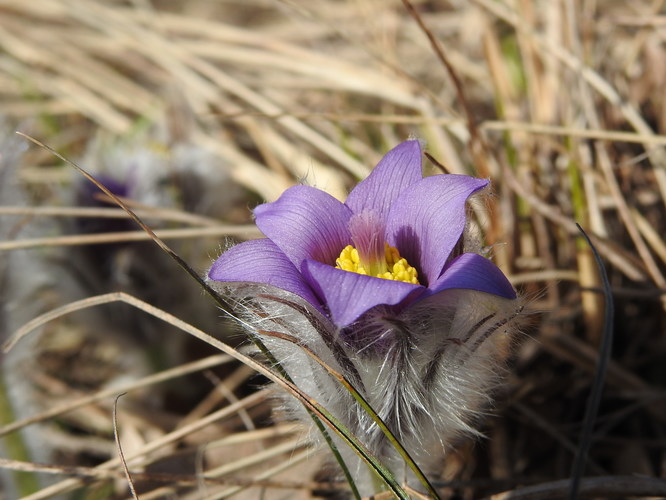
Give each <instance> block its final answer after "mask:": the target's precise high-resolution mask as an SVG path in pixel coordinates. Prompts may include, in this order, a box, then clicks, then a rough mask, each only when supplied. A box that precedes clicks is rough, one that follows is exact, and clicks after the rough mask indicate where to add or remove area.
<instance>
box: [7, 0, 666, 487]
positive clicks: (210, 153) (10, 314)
mask: <svg viewBox="0 0 666 500" xmlns="http://www.w3.org/2000/svg"><path fill="white" fill-rule="evenodd" d="M412 5H413V8H414V9H415V11H416V12H417V13H418V17H419V19H420V20H421V21H422V22H423V23H424V25H425V28H424V27H423V26H420V25H419V23H418V22H417V20H416V19H415V17H414V16H412V15H411V14H410V12H409V9H408V8H407V7H406V5H405V4H404V3H403V2H401V1H397V0H390V1H389V0H354V1H350V0H347V1H345V0H335V1H333V0H326V1H325V0H308V1H302V0H245V1H233V0H228V1H227V0H170V1H158V0H134V1H129V0H128V1H112V0H104V1H93V0H76V1H75V0H35V1H32V2H22V1H19V0H0V301H1V303H2V309H1V311H0V335H1V338H2V340H3V341H7V340H8V339H9V338H10V337H11V336H12V335H13V334H14V333H15V332H17V331H19V330H20V329H21V328H22V327H23V326H24V325H26V324H27V323H28V322H29V321H30V320H32V319H34V318H36V317H38V316H39V315H41V314H43V313H46V312H48V311H51V310H54V309H57V308H61V307H67V306H68V305H72V307H71V308H72V309H73V310H75V311H74V312H71V313H68V314H65V315H59V316H57V317H54V318H51V319H49V320H48V321H43V322H41V323H40V324H36V325H35V327H34V328H32V329H31V331H30V333H29V334H27V335H26V336H25V338H23V339H22V340H21V341H20V342H18V343H17V344H16V346H15V347H14V348H13V349H12V350H11V351H10V352H9V353H5V354H0V360H1V361H0V362H1V366H2V372H1V378H0V425H1V427H0V436H1V437H0V440H1V444H0V457H2V459H1V461H0V481H1V482H0V498H3V499H14V498H29V499H38V498H76V499H116V498H129V497H130V494H129V490H128V486H127V480H126V479H125V477H124V474H123V471H122V468H121V466H120V465H119V461H118V460H117V456H118V452H117V448H116V443H115V439H114V422H113V418H112V415H113V410H114V399H115V396H117V395H118V394H120V393H122V392H127V395H125V396H123V398H121V399H120V400H119V402H118V404H117V421H118V423H119V425H118V438H119V440H120V442H121V443H122V445H123V450H124V452H125V455H126V456H127V457H130V456H136V457H137V458H134V459H132V460H131V461H130V468H131V470H132V472H133V478H134V483H135V486H136V488H137V490H138V493H139V495H140V498H142V499H148V498H185V499H188V498H191V499H202V498H206V499H209V498H216V499H217V498H227V497H234V498H269V499H274V498H311V497H313V496H316V495H319V496H328V497H330V498H333V497H335V495H340V494H341V493H340V492H339V491H338V492H336V491H337V490H341V491H342V492H344V490H345V485H344V484H341V483H335V482H333V481H332V478H333V476H332V475H331V474H330V473H329V472H328V471H327V468H326V466H325V465H323V464H324V463H325V462H326V460H327V454H328V453H329V452H327V451H317V450H312V449H310V448H309V447H308V444H307V442H305V440H304V439H303V434H302V433H301V432H300V431H299V429H298V428H297V427H295V426H294V425H293V424H291V423H289V422H286V421H284V420H280V419H279V418H275V411H274V410H272V409H271V407H272V405H271V400H272V398H273V394H272V393H271V391H270V390H266V389H265V382H266V381H265V380H264V379H263V378H261V377H258V376H257V375H256V374H255V373H254V372H253V371H252V370H250V369H249V368H247V367H245V366H244V365H241V364H238V363H236V362H231V360H230V359H229V357H228V356H225V355H221V354H220V353H219V352H218V351H216V350H215V349H213V348H212V347H211V346H209V345H207V344H205V343H204V342H201V341H199V340H195V339H193V338H192V337H191V336H189V335H188V334H186V333H185V332H183V331H182V330H181V329H179V328H177V327H176V326H174V325H173V324H169V322H165V321H164V320H163V319H158V318H156V317H155V316H153V315H151V314H149V313H148V312H146V311H143V310H139V309H138V308H136V307H134V306H132V305H129V304H127V303H122V302H118V301H116V300H113V298H109V299H108V300H100V302H108V303H103V304H98V305H94V307H93V306H91V307H88V303H86V302H83V303H82V302H80V301H82V300H85V299H89V298H91V297H98V296H100V295H103V294H108V293H110V292H125V293H127V294H129V295H131V296H132V297H135V298H137V299H140V300H143V301H145V302H146V303H148V304H151V305H153V306H155V307H157V308H159V309H160V310H163V311H165V312H166V313H169V314H172V315H174V316H176V317H178V318H180V319H182V320H184V321H186V322H187V323H189V324H191V325H193V326H195V327H197V328H201V329H203V330H204V331H206V332H208V333H209V334H211V335H213V336H215V337H217V338H219V339H222V340H224V341H225V342H227V343H228V344H230V345H232V346H235V347H237V348H238V349H240V350H243V349H245V347H244V344H245V339H244V337H243V334H242V332H241V330H240V329H239V328H237V327H236V326H235V325H234V324H233V323H232V322H231V321H229V320H227V319H226V318H225V314H224V312H223V311H220V310H219V309H217V308H216V306H215V304H214V303H213V302H212V301H211V300H210V299H208V298H207V297H206V296H205V295H204V293H203V292H202V291H201V289H200V288H199V287H198V286H197V284H196V283H194V282H193V281H192V280H191V278H190V277H188V276H187V275H186V274H185V272H183V271H182V270H181V269H179V268H178V266H177V265H176V264H175V263H174V262H173V261H172V260H171V259H170V258H169V257H168V256H167V255H165V254H164V253H163V252H162V251H161V250H160V249H159V248H158V247H157V246H156V245H155V244H154V243H152V242H150V241H148V238H147V237H146V236H145V234H143V232H142V231H140V229H139V228H138V227H137V226H136V225H135V224H134V223H132V222H131V221H129V220H128V219H127V218H126V216H125V215H124V213H123V212H122V211H121V210H119V209H117V208H116V207H115V205H114V204H113V203H111V202H110V200H109V199H108V198H107V197H106V196H105V195H103V193H101V191H99V190H98V189H97V188H95V187H94V186H93V185H92V184H91V183H90V182H89V181H87V180H86V179H84V178H83V176H82V175H81V174H79V173H77V172H76V171H75V170H74V169H73V168H72V167H71V166H69V165H67V164H66V163H65V162H63V161H61V160H60V159H59V158H58V157H56V156H55V155H54V154H53V153H52V152H50V151H48V150H47V149H44V148H42V147H39V146H37V145H35V144H33V143H31V142H30V141H28V140H27V139H26V138H24V137H22V136H18V135H16V134H15V131H21V132H23V133H24V134H28V135H30V136H32V137H34V138H36V139H38V140H39V141H42V142H43V143H45V144H47V145H48V146H49V147H51V148H53V149H54V150H56V151H57V152H58V153H60V154H61V155H63V156H65V157H66V158H67V159H69V160H71V161H74V162H76V163H77V164H78V165H80V166H81V167H82V168H84V169H85V170H87V171H88V172H90V173H92V174H93V175H94V176H96V177H97V178H98V179H99V180H100V181H101V182H102V183H104V184H105V185H106V186H107V187H108V188H109V189H110V190H111V191H112V192H113V193H114V194H116V195H118V196H121V197H122V198H123V199H124V200H126V202H127V204H128V205H129V206H131V207H132V208H133V209H135V210H136V211H137V213H138V214H139V215H140V216H141V217H142V218H143V220H144V221H145V222H146V223H148V224H149V225H150V226H151V227H152V228H153V229H155V230H159V231H158V233H159V234H160V235H161V236H162V237H163V238H164V239H165V240H166V241H167V243H168V244H169V245H170V246H172V248H173V249H174V250H175V251H176V252H178V254H179V255H181V256H182V257H183V258H184V259H185V261H186V262H187V263H188V264H189V265H190V266H191V267H192V268H193V269H195V270H196V271H197V272H198V273H199V274H202V275H203V273H205V271H206V269H207V268H208V267H209V266H210V265H211V263H212V262H213V260H214V259H215V258H216V257H217V256H218V255H219V253H220V252H221V251H222V250H223V249H224V248H227V247H228V246H229V245H230V244H232V243H233V242H235V241H241V240H243V239H247V238H256V237H259V236H260V234H259V233H258V232H257V230H256V229H255V228H254V226H253V225H252V220H251V212H250V209H251V208H253V207H254V206H256V205H257V204H259V203H262V202H264V201H272V200H275V199H276V198H277V197H278V196H279V195H280V193H281V192H282V191H283V190H284V189H286V188H287V187H289V186H291V185H293V184H296V183H303V182H304V183H308V184H310V185H314V186H316V187H318V188H320V189H324V190H326V191H328V192H329V193H331V194H332V195H334V196H336V197H338V198H340V199H344V198H345V196H346V194H347V193H348V191H349V190H350V189H351V187H353V185H354V184H355V183H356V182H358V181H359V180H361V179H363V178H364V177H365V176H366V175H367V174H368V172H369V171H370V169H371V168H372V167H373V166H374V165H375V164H376V162H377V161H378V160H379V159H380V158H381V156H382V155H383V154H384V153H385V152H386V151H388V150H389V149H390V148H392V147H393V146H395V145H397V144H398V143H399V142H401V141H403V140H405V139H407V138H409V137H417V138H419V139H423V140H424V141H425V144H426V150H427V152H428V153H429V154H430V155H432V157H434V158H435V159H436V160H437V161H438V162H439V163H441V164H442V165H443V166H444V168H445V169H446V170H447V171H448V172H450V173H459V174H468V175H475V176H480V177H484V178H489V179H491V181H492V189H493V195H492V196H491V197H490V198H489V200H488V202H487V203H486V205H485V206H482V207H476V212H475V217H476V218H477V220H478V221H479V223H480V224H481V227H482V228H483V231H484V236H485V243H486V245H488V250H489V252H490V253H491V254H492V256H493V259H494V261H495V262H496V263H497V264H498V265H499V266H500V267H501V268H502V270H503V271H504V272H505V273H506V274H507V275H508V276H509V277H510V279H511V281H512V283H513V284H514V285H515V286H516V288H517V289H518V290H519V291H520V293H521V294H522V295H523V296H524V297H525V299H526V308H525V321H524V323H523V324H524V326H523V330H522V332H521V334H520V335H519V336H518V338H516V339H515V346H514V349H513V352H512V354H511V356H510V358H509V359H508V364H507V366H508V370H507V381H506V384H505V385H504V386H503V387H501V388H500V389H499V390H498V391H497V394H496V404H495V406H494V407H492V408H489V409H488V415H487V417H486V418H485V420H484V422H483V426H482V428H481V431H482V432H483V434H484V435H485V436H486V437H485V438H483V439H470V440H461V441H460V443H458V446H457V447H456V448H455V449H452V450H451V453H450V454H449V456H448V457H447V459H446V462H445V463H443V464H442V473H441V477H440V478H439V479H440V481H439V482H438V483H436V484H438V486H439V488H440V490H441V492H442V497H443V498H463V499H472V498H485V497H490V496H492V495H496V496H495V497H494V498H509V497H510V498H524V497H519V496H518V495H519V493H520V491H523V490H521V488H524V487H527V486H535V487H536V488H539V487H541V488H542V491H541V492H540V493H539V494H542V495H546V494H547V493H548V492H550V493H552V491H553V489H552V486H550V485H549V484H550V482H551V481H555V480H558V479H565V478H567V477H569V474H570V471H571V467H572V463H573V460H574V456H575V453H576V450H577V449H578V445H579V442H580V432H581V425H582V421H583V417H584V415H585V408H586V401H587V398H588V396H589V394H590V386H591V384H592V380H593V376H594V370H595V367H596V362H597V359H598V349H599V345H600V342H601V340H602V337H603V332H604V307H603V295H602V294H601V284H600V279H599V277H598V276H599V275H598V271H597V269H596V266H595V263H594V258H593V254H592V252H591V250H590V247H589V246H587V245H586V244H585V242H584V240H583V239H582V237H581V235H580V233H579V232H578V230H577V228H576V226H575V223H579V224H580V225H581V226H582V227H583V228H585V230H586V231H587V233H588V234H589V235H590V236H591V237H592V240H593V242H594V244H595V246H596V247H597V249H598V251H599V253H600V255H601V257H602V258H603V261H604V264H605V266H606V270H607V272H608V274H609V278H610V282H611V289H612V293H613V301H614V305H615V319H614V322H613V325H612V326H613V327H614V331H615V338H614V342H613V355H612V361H611V363H610V365H609V369H608V374H607V378H606V385H605V389H604V392H603V396H602V401H601V406H600V411H599V415H598V418H597V420H596V422H595V426H594V433H593V437H594V440H593V443H592V447H591V452H590V459H589V461H588V464H587V468H586V475H587V476H591V477H593V476H595V477H603V478H604V479H603V480H602V481H600V482H597V483H595V482H594V480H590V481H588V482H587V483H585V484H586V485H587V486H589V487H593V486H594V487H597V488H600V489H597V490H589V491H592V493H589V491H588V490H586V491H588V492H587V493H585V494H586V495H596V497H610V496H611V491H615V493H616V494H619V495H620V496H621V497H631V496H635V497H640V496H645V495H648V494H653V496H662V495H661V494H659V495H658V494H655V493H654V491H655V490H650V489H649V488H648V485H649V484H652V483H650V482H649V479H651V478H664V476H665V475H666V425H665V424H666V405H665V404H664V402H665V396H666V393H665V386H666V362H665V361H666V325H665V319H666V318H665V315H664V307H665V306H666V298H665V295H664V294H665V293H666V281H665V278H664V273H666V243H665V241H664V235H665V234H666V219H665V215H666V210H665V208H666V205H665V204H666V149H665V147H664V146H665V145H666V92H665V91H664V88H665V87H666V7H665V6H664V2H663V1H647V0H638V1H635V2H622V1H614V0H601V1H598V0H597V1H595V0H580V1H577V2H576V1H574V0H556V1H546V0H499V1H498V0H472V1H418V0H412ZM428 35H430V36H432V37H433V39H435V40H437V42H438V44H439V48H440V53H439V54H438V52H437V50H435V49H434V47H433V45H432V44H431V42H430V41H429V38H428ZM425 171H426V172H430V173H438V172H440V170H439V169H438V167H436V166H434V165H433V164H432V163H430V162H427V161H426V162H425ZM171 323H173V322H171ZM277 413H278V414H279V410H277ZM47 465H48V466H49V467H46V466H47ZM204 474H205V478H204ZM628 477H632V478H634V479H635V481H634V482H631V481H629V482H626V481H625V482H624V483H621V481H622V480H625V479H627V478H628ZM612 478H616V479H617V483H615V482H613V481H612ZM643 480H644V481H643ZM620 483H621V484H620ZM627 484H628V486H627ZM621 488H625V489H621ZM646 488H648V489H646ZM512 491H513V495H514V496H510V494H511V493H504V494H503V493H502V492H512ZM618 492H621V493H618ZM525 498H527V497H525ZM530 498H546V496H541V497H538V496H537V497H530ZM549 498H550V497H549Z"/></svg>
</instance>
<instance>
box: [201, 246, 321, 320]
mask: <svg viewBox="0 0 666 500" xmlns="http://www.w3.org/2000/svg"><path fill="white" fill-rule="evenodd" d="M208 277H209V278H210V279H211V280H214V281H224V282H249V283H261V284H265V285H271V286H275V287H277V288H280V289H282V290H286V291H287V292H291V293H294V294H296V295H298V296H300V297H302V298H304V299H305V300H307V301H308V302H309V303H310V304H312V305H313V306H315V307H316V308H317V309H318V310H319V311H320V312H323V311H322V308H321V305H320V302H319V300H317V298H316V297H315V295H314V293H313V292H312V290H311V289H310V287H309V286H308V285H307V283H306V282H305V281H304V280H303V277H302V276H301V273H299V272H298V270H297V269H296V267H294V265H293V264H292V263H291V262H290V261H289V259H287V257H286V256H285V255H284V254H283V253H282V252H281V251H280V249H279V248H278V247H277V245H275V243H273V242H272V241H271V240H269V239H260V240H250V241H246V242H244V243H240V244H239V245H236V246H235V247H232V248H230V249H229V250H227V251H226V252H224V253H223V254H222V255H220V257H219V258H218V259H217V260H216V261H215V263H214V264H213V266H212V267H211V268H210V270H209V271H208Z"/></svg>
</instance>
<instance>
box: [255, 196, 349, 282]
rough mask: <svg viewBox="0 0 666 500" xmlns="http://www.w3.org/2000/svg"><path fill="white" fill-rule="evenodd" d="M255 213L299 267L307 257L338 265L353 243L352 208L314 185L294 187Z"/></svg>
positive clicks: (271, 237) (271, 236) (272, 237)
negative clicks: (350, 226)
mask: <svg viewBox="0 0 666 500" xmlns="http://www.w3.org/2000/svg"><path fill="white" fill-rule="evenodd" d="M254 214H255V216H256V219H257V220H256V222H257V226H258V227H259V229H260V230H261V231H262V232H263V233H264V234H265V235H266V236H267V237H268V238H270V239H271V240H272V241H273V243H275V244H276V245H277V246H278V247H279V248H280V250H282V252H284V254H285V255H286V256H287V257H288V258H289V260H291V262H292V263H293V264H294V265H295V266H296V268H297V269H298V270H299V271H300V270H301V266H302V263H303V261H304V260H305V259H314V260H316V261H318V262H324V263H328V264H331V265H334V264H335V259H337V258H338V257H339V256H340V252H341V251H342V249H343V248H344V247H345V246H347V245H348V244H350V243H351V236H350V235H349V230H348V229H347V224H348V222H349V218H350V217H351V211H350V210H349V208H347V207H346V206H345V205H344V204H343V203H341V202H340V201H338V200H336V199H335V198H333V197H332V196H331V195H329V194H327V193H325V192H323V191H320V190H319V189H315V188H313V187H309V186H294V187H291V188H289V189H287V190H286V191H285V192H284V193H283V194H282V196H280V198H279V199H278V200H277V201H275V202H273V203H265V204H264V205H259V206H258V207H257V208H255V209H254Z"/></svg>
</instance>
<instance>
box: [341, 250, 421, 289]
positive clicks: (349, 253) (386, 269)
mask: <svg viewBox="0 0 666 500" xmlns="http://www.w3.org/2000/svg"><path fill="white" fill-rule="evenodd" d="M384 248H385V252H384V260H385V262H384V263H381V262H380V263H376V265H375V266H374V267H375V268H378V269H382V271H381V272H378V273H376V274H375V277H376V278H382V279H385V280H395V281H403V282H405V283H413V284H414V285H419V284H420V283H419V280H418V272H417V271H416V269H415V268H413V267H412V266H410V265H409V263H408V262H407V260H406V259H404V258H403V257H401V256H400V252H398V249H397V248H395V247H392V246H389V244H388V243H386V244H385V245H384ZM335 267H336V268H338V269H342V270H343V271H349V272H352V273H358V274H363V275H367V274H368V272H367V270H366V269H365V267H364V266H363V264H361V261H360V258H359V255H358V250H356V248H354V247H353V246H352V245H347V246H346V247H345V248H343V249H342V252H340V257H338V258H337V259H336V261H335Z"/></svg>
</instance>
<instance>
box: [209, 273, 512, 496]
mask: <svg viewBox="0 0 666 500" xmlns="http://www.w3.org/2000/svg"><path fill="white" fill-rule="evenodd" d="M209 283H210V284H211V286H213V287H214V288H216V289H217V290H218V291H220V292H222V293H224V294H225V296H226V297H228V298H233V300H234V301H235V303H236V305H237V307H236V309H235V310H236V311H237V312H240V313H241V314H242V319H243V321H244V322H245V327H246V329H247V330H248V331H249V332H250V333H251V334H253V335H258V336H260V338H261V340H262V342H263V343H264V344H265V345H266V346H267V347H268V348H269V349H270V351H271V352H272V354H273V356H275V358H276V359H277V360H278V362H279V363H280V364H281V366H282V367H283V368H284V369H285V370H286V371H287V373H289V375H290V376H291V377H292V378H293V380H294V382H295V383H296V384H297V385H298V387H299V388H300V389H302V390H303V391H304V392H305V393H306V394H308V395H310V396H311V397H313V398H314V399H316V400H317V401H318V402H319V403H320V404H321V405H322V406H324V407H325V408H327V409H328V410H329V411H330V412H331V413H332V414H333V415H335V416H336V417H337V418H339V419H340V420H341V421H342V423H344V424H345V425H346V426H347V427H348V428H349V429H350V430H351V431H352V433H353V434H355V435H356V436H358V437H360V438H361V440H362V441H363V442H364V444H366V446H368V448H369V449H370V451H371V452H373V453H374V454H376V456H378V457H379V458H380V459H381V461H382V463H384V465H386V466H387V467H388V468H389V469H391V470H392V471H393V473H394V474H396V477H397V478H398V479H399V480H401V481H405V482H407V483H409V484H410V485H412V486H415V487H418V485H417V484H418V483H417V482H416V479H415V478H414V477H413V474H412V473H411V471H409V472H407V471H408V468H407V467H405V465H404V461H403V459H402V458H401V457H400V456H399V455H398V453H397V452H396V451H395V449H394V447H393V445H392V444H391V443H390V442H389V440H388V439H387V438H386V437H385V436H384V434H383V433H382V431H381V429H379V427H378V426H377V424H376V423H375V422H374V421H373V419H372V418H371V416H370V415H368V414H367V412H366V411H365V410H364V409H363V408H362V407H361V405H359V404H358V402H357V401H356V400H355V399H354V397H353V396H352V395H351V394H350V393H349V391H347V390H346V389H345V388H344V387H343V386H342V385H341V384H340V383H339V381H338V380H337V379H336V378H335V377H333V376H332V375H331V374H330V373H329V372H328V371H327V369H326V368H324V367H323V366H322V365H321V364H320V363H318V362H317V361H316V360H315V359H313V357H312V356H311V354H309V353H308V352H307V351H306V349H304V348H303V347H306V348H307V349H309V350H310V351H311V352H313V353H314V354H315V355H316V356H318V357H319V358H320V359H321V360H322V361H323V362H324V363H326V364H327V365H328V366H330V367H331V368H332V369H333V370H335V371H337V372H338V373H341V374H343V375H344V377H345V378H346V379H347V380H348V381H349V382H351V383H352V385H353V386H354V387H355V388H356V390H358V392H360V393H361V394H362V395H363V396H364V398H365V399H366V400H367V401H368V403H369V404H370V405H371V406H372V407H373V408H374V410H375V411H376V412H377V413H378V415H379V416H380V417H381V418H382V420H383V421H384V422H385V423H386V424H387V425H388V427H389V428H390V429H391V430H392V432H393V433H394V434H395V435H396V437H397V438H398V439H399V440H400V442H401V443H402V444H403V446H404V447H405V448H406V449H407V451H408V452H409V453H410V455H411V456H412V457H413V458H414V459H415V460H416V463H417V464H418V465H419V466H420V467H421V468H422V470H423V471H424V472H425V473H426V475H429V474H435V472H436V471H437V470H441V463H442V460H443V457H444V455H445V452H446V451H447V449H449V448H450V446H451V445H452V443H454V442H455V441H456V439H458V438H459V437H460V436H461V435H463V434H471V435H479V433H478V431H476V430H475V428H474V424H476V423H477V422H478V420H479V418H480V417H481V416H482V415H484V413H486V412H487V410H488V409H489V407H490V405H491V401H492V393H493V390H494V389H495V387H496V385H497V384H498V382H499V380H500V379H501V376H502V375H503V372H504V369H503V362H504V360H505V359H506V356H507V354H508V351H509V345H510V339H511V338H512V336H513V333H514V332H515V331H516V329H517V316H518V313H519V310H520V301H519V300H509V299H504V298H501V297H498V296H494V295H491V294H486V293H483V292H476V291H472V290H448V291H445V292H442V293H439V294H437V295H435V296H433V297H430V298H428V299H427V300H424V301H422V302H420V303H419V304H416V305H414V306H413V307H411V308H408V309H407V310H406V311H404V312H402V313H400V314H397V315H396V314H393V313H392V311H391V310H390V309H387V308H383V307H378V308H375V309H373V310H371V311H368V313H366V314H365V315H364V316H363V318H361V320H360V321H359V322H357V323H356V324H354V325H351V326H350V327H347V328H346V329H345V330H344V331H340V330H337V329H335V328H334V326H333V324H332V323H331V322H330V321H329V320H328V319H327V318H325V317H324V316H323V315H321V314H320V313H319V312H318V311H317V310H315V308H314V307H312V305H310V304H309V303H308V302H307V301H304V300H303V299H301V298H300V297H298V296H296V295H294V294H291V293H289V292H285V291H283V290H280V289H278V288H275V287H270V286H265V285H257V284H253V283H219V282H213V281H210V282H209ZM350 331H351V333H350ZM261 332H278V333H284V334H286V335H288V336H290V337H292V338H293V337H295V338H297V339H298V343H297V344H296V343H294V342H292V341H289V340H283V339H280V338H277V337H276V336H275V335H270V334H269V335H266V334H262V333H261ZM285 406H286V407H287V409H288V410H289V411H288V414H289V415H291V416H292V417H294V418H298V419H299V420H301V421H302V422H303V423H305V424H306V425H311V424H310V423H311V419H310V418H309V416H308V415H307V413H306V412H305V410H304V409H303V408H302V406H301V405H300V404H298V403H296V402H295V401H294V400H293V399H292V398H285ZM309 436H310V438H311V439H312V440H314V441H321V438H320V434H319V432H314V431H313V432H310V434H309ZM434 436H436V437H437V439H433V437H434ZM338 446H339V447H340V451H341V452H342V453H343V456H344V459H345V462H346V463H347V465H348V466H349V468H350V470H351V471H352V474H353V475H354V476H355V480H356V481H357V485H358V486H359V489H360V490H361V493H362V494H371V493H373V492H374V488H375V485H374V483H373V481H372V477H371V475H370V473H369V472H368V468H367V466H366V465H365V464H364V463H363V462H362V460H361V459H359V458H358V457H357V456H356V454H355V453H354V452H353V451H352V450H351V449H349V448H348V447H347V446H346V445H343V444H342V443H341V442H338Z"/></svg>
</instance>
